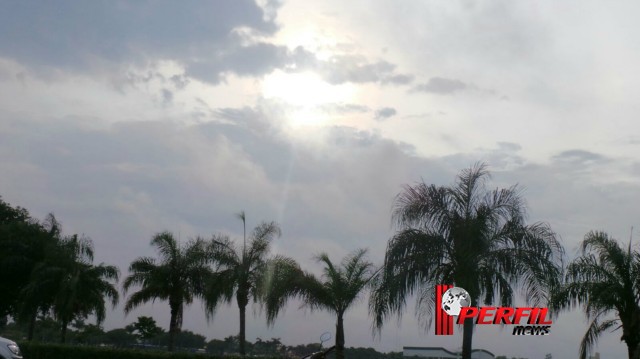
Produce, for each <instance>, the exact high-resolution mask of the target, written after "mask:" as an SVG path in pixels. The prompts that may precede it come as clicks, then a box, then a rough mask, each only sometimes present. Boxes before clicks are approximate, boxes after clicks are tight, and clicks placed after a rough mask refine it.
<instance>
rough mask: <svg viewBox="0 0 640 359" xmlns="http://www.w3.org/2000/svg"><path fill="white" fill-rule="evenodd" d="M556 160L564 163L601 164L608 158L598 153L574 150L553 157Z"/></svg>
mask: <svg viewBox="0 0 640 359" xmlns="http://www.w3.org/2000/svg"><path fill="white" fill-rule="evenodd" d="M553 159H554V160H557V161H563V162H571V163H576V164H578V163H583V164H584V163H593V162H601V161H604V160H606V159H607V158H606V157H605V156H603V155H600V154H598V153H594V152H590V151H585V150H579V149H573V150H567V151H563V152H560V153H559V154H557V155H555V156H553Z"/></svg>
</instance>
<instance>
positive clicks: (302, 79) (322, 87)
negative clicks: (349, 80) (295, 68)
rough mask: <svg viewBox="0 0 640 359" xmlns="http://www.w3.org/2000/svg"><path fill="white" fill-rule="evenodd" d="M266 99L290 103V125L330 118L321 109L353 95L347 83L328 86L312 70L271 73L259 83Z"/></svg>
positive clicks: (320, 121) (321, 121)
mask: <svg viewBox="0 0 640 359" xmlns="http://www.w3.org/2000/svg"><path fill="white" fill-rule="evenodd" d="M262 93H263V96H264V97H265V98H271V99H278V100H281V101H283V102H285V103H286V104H288V105H289V106H291V109H292V110H291V111H290V113H289V119H288V120H289V124H290V125H291V126H292V127H300V126H310V125H321V124H324V123H326V122H327V121H328V120H329V117H328V114H326V113H324V112H323V111H322V109H321V108H320V107H321V106H322V105H325V104H331V103H348V102H349V101H350V100H351V99H352V98H353V95H354V91H353V87H352V85H349V84H343V85H330V84H328V83H327V82H325V81H324V80H322V78H321V77H320V76H318V75H317V74H315V73H310V72H305V73H294V74H291V73H285V72H281V71H277V72H274V73H273V74H271V75H269V76H267V77H266V78H265V80H264V83H263V86H262Z"/></svg>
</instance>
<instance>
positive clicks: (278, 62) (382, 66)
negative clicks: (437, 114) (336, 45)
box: [0, 0, 413, 88]
mask: <svg viewBox="0 0 640 359" xmlns="http://www.w3.org/2000/svg"><path fill="white" fill-rule="evenodd" d="M279 5H280V2H278V1H270V2H268V4H267V5H266V7H265V8H266V9H267V10H266V11H267V12H269V13H271V15H275V11H276V10H277V8H278V7H279ZM274 18H275V17H274V16H269V15H268V14H266V13H265V9H263V8H262V7H260V6H258V5H257V4H256V3H255V2H254V1H250V0H221V1H216V2H206V3H202V2H197V1H187V2H179V3H178V2H172V1H166V0H165V1H159V2H151V1H139V2H134V3H119V2H110V1H98V2H81V3H78V2H73V1H59V2H55V3H43V4H35V3H28V2H13V3H12V2H9V3H3V4H1V5H0V33H3V34H5V36H3V37H2V38H1V39H0V56H2V57H7V58H12V59H15V60H17V61H18V62H20V63H22V64H26V65H27V66H31V67H34V68H36V70H37V71H40V72H43V71H47V69H62V70H66V71H90V70H92V69H95V68H96V67H104V66H111V67H118V66H123V67H128V66H130V65H132V64H133V65H137V66H148V65H150V64H154V62H156V61H159V60H173V61H175V62H177V63H179V64H181V65H182V66H184V68H185V74H186V75H188V76H191V77H194V78H197V79H199V80H202V81H206V82H209V83H213V84H217V83H219V82H221V81H224V80H225V75H226V74H228V73H234V74H236V75H239V76H261V75H264V74H267V73H270V72H272V71H273V70H274V69H278V68H281V69H285V68H286V69H287V70H288V71H300V70H309V69H311V70H315V71H317V72H319V73H320V74H321V75H322V77H323V78H324V79H325V80H326V81H327V82H329V83H331V84H342V83H346V82H352V83H380V84H394V85H406V84H408V83H410V82H411V81H412V79H413V77H412V76H411V75H407V74H400V73H397V72H395V67H396V66H395V65H394V64H391V63H389V62H387V61H383V60H379V61H370V60H368V59H366V58H365V57H363V56H360V55H354V54H341V55H335V56H333V57H331V58H329V59H326V60H320V59H318V58H317V57H316V55H315V54H314V53H312V52H310V51H308V50H306V49H304V48H302V47H298V48H296V49H294V50H289V49H288V48H287V47H286V46H280V45H275V44H271V43H268V42H264V41H262V42H254V41H245V40H247V39H246V38H247V37H252V36H254V35H255V34H258V35H263V36H262V38H268V37H270V36H272V35H274V34H275V32H276V30H277V29H278V27H277V26H276V23H275V22H274ZM241 44H243V45H241ZM145 80H148V78H146V77H144V76H143V78H130V79H128V81H131V82H134V83H135V82H139V81H145ZM171 81H173V82H174V84H175V86H176V87H177V88H183V87H184V86H185V85H186V84H187V83H188V80H187V79H186V78H184V77H183V76H182V77H181V76H180V75H178V77H172V78H171Z"/></svg>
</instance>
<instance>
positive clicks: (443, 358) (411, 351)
mask: <svg viewBox="0 0 640 359" xmlns="http://www.w3.org/2000/svg"><path fill="white" fill-rule="evenodd" d="M402 356H404V357H412V356H417V357H420V358H428V359H455V358H462V353H456V352H450V351H448V350H447V349H445V348H441V347H402ZM471 358H472V359H495V355H493V353H491V352H490V351H488V350H484V349H473V350H472V351H471Z"/></svg>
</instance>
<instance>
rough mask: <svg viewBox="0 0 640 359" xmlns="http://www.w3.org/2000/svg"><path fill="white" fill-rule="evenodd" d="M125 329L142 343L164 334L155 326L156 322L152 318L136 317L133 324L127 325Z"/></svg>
mask: <svg viewBox="0 0 640 359" xmlns="http://www.w3.org/2000/svg"><path fill="white" fill-rule="evenodd" d="M127 329H129V330H130V332H132V333H135V335H136V337H138V339H140V340H141V341H142V342H145V341H148V340H149V339H151V338H153V337H156V336H158V335H160V334H162V333H163V332H164V330H163V329H162V328H160V327H159V326H158V325H157V324H156V321H155V320H154V319H153V318H151V317H145V316H140V317H138V320H137V321H136V322H135V323H132V324H130V325H128V326H127Z"/></svg>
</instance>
